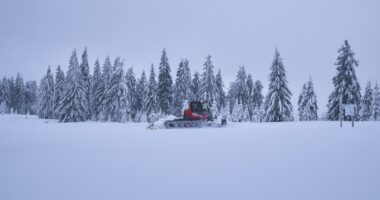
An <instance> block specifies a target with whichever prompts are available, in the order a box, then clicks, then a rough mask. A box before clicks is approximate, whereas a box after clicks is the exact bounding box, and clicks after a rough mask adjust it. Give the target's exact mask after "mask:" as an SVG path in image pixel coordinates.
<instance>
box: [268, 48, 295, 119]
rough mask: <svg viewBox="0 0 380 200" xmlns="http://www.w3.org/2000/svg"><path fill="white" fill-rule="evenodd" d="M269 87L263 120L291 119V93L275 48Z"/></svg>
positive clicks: (280, 59)
mask: <svg viewBox="0 0 380 200" xmlns="http://www.w3.org/2000/svg"><path fill="white" fill-rule="evenodd" d="M270 70H271V73H270V75H269V89H268V94H267V96H266V98H265V121H267V122H281V121H291V120H293V113H292V112H293V106H292V103H291V101H290V98H291V96H292V93H291V92H290V90H289V88H288V85H287V84H288V81H287V79H286V71H285V67H284V65H283V63H282V58H281V56H280V53H279V52H278V50H277V48H276V51H275V55H274V60H273V63H272V66H271V68H270Z"/></svg>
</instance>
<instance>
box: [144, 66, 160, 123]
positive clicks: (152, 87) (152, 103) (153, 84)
mask: <svg viewBox="0 0 380 200" xmlns="http://www.w3.org/2000/svg"><path fill="white" fill-rule="evenodd" d="M146 97H147V99H146V106H145V107H146V115H147V118H149V116H150V115H151V114H156V113H157V112H158V111H159V99H158V95H157V81H156V73H155V72H154V67H153V64H152V66H151V68H150V75H149V85H148V91H147V96H146Z"/></svg>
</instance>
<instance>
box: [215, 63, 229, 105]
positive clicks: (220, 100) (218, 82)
mask: <svg viewBox="0 0 380 200" xmlns="http://www.w3.org/2000/svg"><path fill="white" fill-rule="evenodd" d="M215 101H216V108H217V111H218V112H221V111H222V109H223V108H224V107H225V106H226V101H227V100H226V93H225V92H224V82H223V78H222V72H221V71H220V69H219V70H218V73H217V74H216V77H215Z"/></svg>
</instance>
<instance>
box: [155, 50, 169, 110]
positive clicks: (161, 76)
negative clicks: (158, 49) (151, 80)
mask: <svg viewBox="0 0 380 200" xmlns="http://www.w3.org/2000/svg"><path fill="white" fill-rule="evenodd" d="M170 71H171V70H170V66H169V62H168V58H167V56H166V50H165V49H164V50H163V51H162V57H161V62H160V67H159V73H158V86H157V90H158V98H159V101H160V110H161V113H162V114H164V115H168V114H171V112H172V111H173V108H172V107H173V106H172V105H173V80H172V77H171V75H170Z"/></svg>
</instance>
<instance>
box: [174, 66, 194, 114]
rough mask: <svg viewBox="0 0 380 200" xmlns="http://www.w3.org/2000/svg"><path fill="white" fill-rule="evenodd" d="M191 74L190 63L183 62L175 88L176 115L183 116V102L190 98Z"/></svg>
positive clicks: (178, 71) (179, 67)
mask: <svg viewBox="0 0 380 200" xmlns="http://www.w3.org/2000/svg"><path fill="white" fill-rule="evenodd" d="M190 85H191V74H190V68H189V61H188V60H187V59H185V60H181V62H180V63H179V66H178V70H177V75H176V80H175V86H174V115H176V116H181V114H182V113H181V111H182V107H183V105H182V104H183V101H184V100H189V98H190Z"/></svg>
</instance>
